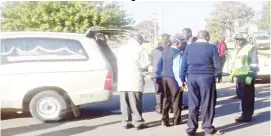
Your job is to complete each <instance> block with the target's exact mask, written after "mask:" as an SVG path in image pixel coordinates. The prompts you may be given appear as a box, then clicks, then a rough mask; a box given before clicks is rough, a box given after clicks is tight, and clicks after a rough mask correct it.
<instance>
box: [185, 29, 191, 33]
mask: <svg viewBox="0 0 271 136" xmlns="http://www.w3.org/2000/svg"><path fill="white" fill-rule="evenodd" d="M183 31H186V32H189V33H192V30H191V29H190V28H184V29H183Z"/></svg>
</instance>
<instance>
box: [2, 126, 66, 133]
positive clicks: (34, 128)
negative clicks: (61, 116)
mask: <svg viewBox="0 0 271 136" xmlns="http://www.w3.org/2000/svg"><path fill="white" fill-rule="evenodd" d="M61 124H63V123H42V124H34V125H29V126H22V127H15V128H8V129H2V130H1V135H2V136H13V135H18V134H24V133H28V132H33V131H38V130H44V129H48V128H53V127H57V126H60V125H61Z"/></svg>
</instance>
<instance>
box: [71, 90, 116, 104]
mask: <svg viewBox="0 0 271 136" xmlns="http://www.w3.org/2000/svg"><path fill="white" fill-rule="evenodd" d="M112 96H113V91H111V90H102V91H97V92H90V93H88V94H84V95H82V94H81V95H76V96H74V97H72V96H70V97H71V99H72V102H73V104H74V105H75V106H79V105H84V104H90V103H96V102H103V101H108V100H110V99H111V98H112Z"/></svg>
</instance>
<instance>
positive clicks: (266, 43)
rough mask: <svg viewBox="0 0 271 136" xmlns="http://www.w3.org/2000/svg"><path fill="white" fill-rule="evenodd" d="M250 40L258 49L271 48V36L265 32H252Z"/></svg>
mask: <svg viewBox="0 0 271 136" xmlns="http://www.w3.org/2000/svg"><path fill="white" fill-rule="evenodd" d="M250 36H251V38H250V41H251V42H253V44H255V45H256V46H257V48H258V49H270V42H271V39H270V36H269V35H268V34H267V33H264V32H255V33H252V34H250Z"/></svg>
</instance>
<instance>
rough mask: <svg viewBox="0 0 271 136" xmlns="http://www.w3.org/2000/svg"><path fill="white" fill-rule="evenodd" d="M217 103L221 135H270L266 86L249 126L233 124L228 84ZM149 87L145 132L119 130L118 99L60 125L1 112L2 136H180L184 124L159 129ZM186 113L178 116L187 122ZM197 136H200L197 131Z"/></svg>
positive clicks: (259, 90)
mask: <svg viewBox="0 0 271 136" xmlns="http://www.w3.org/2000/svg"><path fill="white" fill-rule="evenodd" d="M217 88H218V99H217V106H216V118H215V120H214V125H215V126H216V127H217V128H218V129H219V130H222V131H224V132H225V134H224V135H225V136H241V135H245V136H269V135H270V84H257V85H256V103H255V109H256V110H255V115H254V118H253V121H252V122H251V123H243V124H236V123H234V118H235V117H236V116H237V115H239V103H238V100H233V99H230V98H231V97H233V96H234V95H235V86H234V84H232V83H221V84H217ZM154 100H155V98H154V93H153V86H152V82H151V81H150V80H148V81H147V83H146V92H145V94H144V101H143V102H144V114H143V116H144V118H145V120H146V123H147V125H149V128H147V129H144V130H140V131H137V130H135V129H130V130H124V129H122V128H121V127H120V119H121V115H120V110H119V96H118V94H116V95H114V97H113V98H112V100H110V101H108V102H103V103H97V104H90V105H86V106H84V107H83V108H82V109H81V110H82V117H80V118H77V119H72V120H69V121H65V122H60V123H42V122H40V121H38V120H36V119H33V118H31V117H29V116H22V115H17V114H15V113H13V112H8V111H2V112H1V113H2V120H1V134H2V136H109V135H110V136H128V135H129V136H139V135H141V136H165V135H170V136H184V135H185V129H186V128H187V126H186V124H183V125H180V126H174V127H170V128H165V127H162V126H160V121H159V120H160V118H161V117H160V115H158V114H156V113H155V112H153V108H154V103H155V101H154ZM187 114H188V112H187V110H185V111H183V112H182V115H183V120H184V121H186V120H187ZM198 135H203V131H202V130H201V129H199V130H198Z"/></svg>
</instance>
